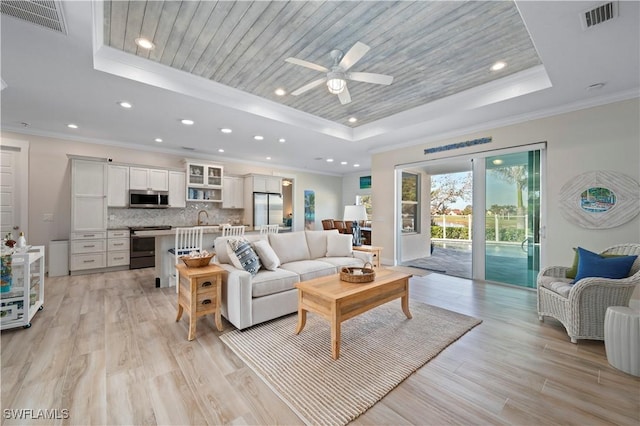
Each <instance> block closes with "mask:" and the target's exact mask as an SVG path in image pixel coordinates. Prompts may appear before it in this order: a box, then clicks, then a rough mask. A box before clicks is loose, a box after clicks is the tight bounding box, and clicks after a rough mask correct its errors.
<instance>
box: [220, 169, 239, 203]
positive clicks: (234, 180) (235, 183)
mask: <svg viewBox="0 0 640 426" xmlns="http://www.w3.org/2000/svg"><path fill="white" fill-rule="evenodd" d="M222 196H223V198H222V208H223V209H243V208H244V179H243V178H241V177H235V176H225V177H224V180H223V188H222Z"/></svg>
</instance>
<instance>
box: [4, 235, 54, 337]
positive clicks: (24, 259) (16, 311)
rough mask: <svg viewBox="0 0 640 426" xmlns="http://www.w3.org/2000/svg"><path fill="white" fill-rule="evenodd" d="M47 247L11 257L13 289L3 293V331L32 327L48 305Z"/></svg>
mask: <svg viewBox="0 0 640 426" xmlns="http://www.w3.org/2000/svg"><path fill="white" fill-rule="evenodd" d="M44 265H45V262H44V246H33V247H31V248H30V249H29V250H28V251H27V252H25V253H16V254H14V255H13V256H11V281H12V283H11V290H10V291H8V292H6V293H2V294H1V297H2V298H1V303H0V329H2V330H6V329H8V328H15V327H24V328H29V327H31V319H32V318H33V317H34V315H35V314H36V313H37V312H38V311H39V310H41V309H42V308H43V303H44Z"/></svg>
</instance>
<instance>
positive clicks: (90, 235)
mask: <svg viewBox="0 0 640 426" xmlns="http://www.w3.org/2000/svg"><path fill="white" fill-rule="evenodd" d="M82 236H83V237H87V238H89V237H95V236H96V234H84V235H82Z"/></svg>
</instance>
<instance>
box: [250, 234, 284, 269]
mask: <svg viewBox="0 0 640 426" xmlns="http://www.w3.org/2000/svg"><path fill="white" fill-rule="evenodd" d="M253 249H254V250H255V251H256V253H258V257H259V258H260V261H261V262H262V266H264V267H265V269H268V270H270V271H275V270H276V269H278V266H280V259H278V255H277V254H276V252H275V251H273V248H272V247H271V245H269V243H268V242H267V241H264V240H260V241H256V242H254V243H253Z"/></svg>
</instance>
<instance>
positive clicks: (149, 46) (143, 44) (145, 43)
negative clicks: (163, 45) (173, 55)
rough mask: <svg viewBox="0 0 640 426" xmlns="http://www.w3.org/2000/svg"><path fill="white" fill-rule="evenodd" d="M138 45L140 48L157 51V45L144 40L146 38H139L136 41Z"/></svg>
mask: <svg viewBox="0 0 640 426" xmlns="http://www.w3.org/2000/svg"><path fill="white" fill-rule="evenodd" d="M136 44H137V45H138V46H140V47H142V48H143V49H147V50H152V49H155V47H156V45H155V44H153V43H152V42H151V41H150V40H148V39H146V38H144V37H138V38H137V39H136Z"/></svg>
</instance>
